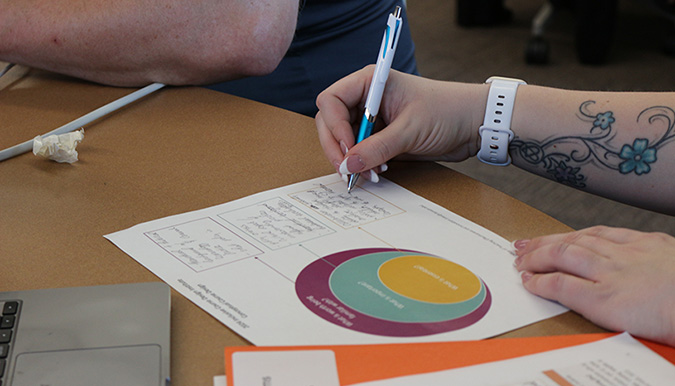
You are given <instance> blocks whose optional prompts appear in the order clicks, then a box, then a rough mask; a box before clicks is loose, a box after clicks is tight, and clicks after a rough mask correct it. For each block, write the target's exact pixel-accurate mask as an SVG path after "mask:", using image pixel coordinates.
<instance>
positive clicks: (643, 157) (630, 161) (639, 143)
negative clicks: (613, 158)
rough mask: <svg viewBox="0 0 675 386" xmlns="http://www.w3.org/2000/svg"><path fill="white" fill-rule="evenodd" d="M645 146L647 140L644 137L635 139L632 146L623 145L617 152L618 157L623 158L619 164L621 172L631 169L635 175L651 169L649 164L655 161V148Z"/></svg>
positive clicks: (647, 144) (628, 171)
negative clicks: (618, 152) (619, 151)
mask: <svg viewBox="0 0 675 386" xmlns="http://www.w3.org/2000/svg"><path fill="white" fill-rule="evenodd" d="M647 146H649V142H648V141H647V140H646V139H644V138H641V139H636V140H635V141H634V142H633V146H632V147H631V146H630V145H623V147H622V148H621V153H620V154H619V157H621V158H622V159H625V161H624V162H622V163H621V164H620V165H619V170H620V171H621V173H623V174H628V173H630V172H632V171H635V174H637V175H641V174H645V173H649V171H650V170H651V167H650V166H649V164H650V163H654V162H656V149H654V148H653V147H650V148H648V147H647Z"/></svg>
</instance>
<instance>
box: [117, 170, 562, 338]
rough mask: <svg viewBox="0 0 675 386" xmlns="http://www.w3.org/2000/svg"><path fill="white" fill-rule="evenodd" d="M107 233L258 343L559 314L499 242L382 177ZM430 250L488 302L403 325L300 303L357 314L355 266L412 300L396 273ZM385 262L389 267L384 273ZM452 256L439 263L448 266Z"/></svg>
mask: <svg viewBox="0 0 675 386" xmlns="http://www.w3.org/2000/svg"><path fill="white" fill-rule="evenodd" d="M105 237H106V238H108V239H109V240H110V241H111V242H113V243H114V244H115V245H117V246H118V247H119V248H120V249H122V250H123V251H124V252H126V253H127V254H129V255H130V256H132V257H133V258H134V259H136V260H137V261H138V262H139V263H141V264H142V265H144V266H145V267H146V268H148V269H149V270H150V271H152V272H153V273H154V274H156V275H157V276H159V277H160V278H161V279H162V280H164V281H166V282H167V283H168V284H169V285H171V286H172V287H173V288H174V289H175V290H176V291H178V292H180V293H181V294H182V295H183V296H185V297H186V298H188V299H189V300H191V301H192V302H194V303H195V304H197V305H199V306H200V307H201V308H202V309H204V310H205V311H206V312H208V313H210V314H211V315H212V316H213V317H215V318H216V319H218V320H220V321H221V322H222V323H224V324H225V325H227V326H228V327H229V328H231V329H232V330H233V331H235V332H237V333H238V334H240V335H242V336H243V337H244V338H245V339H247V340H248V341H250V342H251V343H253V344H255V345H267V346H270V345H288V344H292V345H296V344H303V345H314V344H354V343H393V342H401V341H406V342H407V341H434V340H459V339H461V340H471V339H483V338H487V337H490V336H494V335H497V334H500V333H503V332H506V331H509V330H511V329H514V328H518V327H522V326H524V325H527V324H531V323H534V322H536V321H538V320H541V319H544V318H546V317H550V316H554V315H557V314H559V313H562V312H564V311H566V309H565V308H564V307H562V306H560V305H558V304H556V303H552V302H548V301H545V300H543V299H541V298H537V297H535V296H534V295H532V294H530V293H529V292H527V291H526V290H525V289H524V288H523V286H522V284H521V283H520V280H519V278H518V274H517V272H516V270H515V269H513V255H511V254H510V250H509V248H510V246H509V242H508V241H506V240H504V239H503V238H501V237H499V236H498V235H495V234H494V233H492V232H490V231H488V230H486V229H483V228H481V227H480V226H478V225H476V224H473V223H471V222H470V221H468V220H466V219H463V218H461V217H460V216H457V215H455V214H454V213H452V212H450V211H448V210H446V209H444V208H442V207H440V206H438V205H436V204H434V203H432V202H430V201H428V200H426V199H424V198H423V197H420V196H418V195H416V194H414V193H412V192H410V191H408V190H406V189H404V188H402V187H400V186H398V185H396V184H394V183H393V182H391V181H387V180H385V179H382V180H381V181H380V182H379V183H378V184H377V185H374V184H370V183H368V182H365V181H364V183H363V184H362V185H360V186H359V187H358V188H357V189H354V190H352V192H351V194H348V193H346V188H345V185H344V182H343V181H342V180H341V179H340V177H339V176H338V175H330V176H324V177H319V178H315V179H312V180H309V181H304V182H300V183H297V184H294V185H290V186H285V187H281V188H278V189H273V190H269V191H265V192H261V193H258V194H255V195H252V196H248V197H244V198H241V199H238V200H236V201H232V202H228V203H224V204H220V205H216V206H212V207H209V208H205V209H201V210H197V211H193V212H188V213H183V214H179V215H175V216H170V217H166V218H161V219H158V220H153V221H149V222H146V223H142V224H138V225H136V226H134V227H131V228H129V229H126V230H122V231H119V232H115V233H113V234H109V235H106V236H105ZM402 251H407V252H411V253H413V255H411V256H407V255H406V253H407V252H402ZM415 251H417V252H415ZM401 254H403V255H401ZM373 256H375V257H376V259H373ZM399 258H400V259H399ZM430 259H431V260H433V261H436V260H437V259H446V260H449V261H450V262H453V263H454V264H455V265H456V266H457V267H464V268H466V270H468V271H470V272H471V273H472V274H473V275H475V277H476V278H480V281H479V283H482V284H481V285H482V286H484V287H485V288H486V291H485V292H484V293H488V292H487V289H488V288H489V294H490V297H489V299H490V300H489V302H488V301H483V300H485V299H487V296H485V297H484V298H483V297H481V298H480V301H479V302H478V303H480V307H478V308H476V309H473V308H471V307H468V306H466V307H465V308H462V309H461V310H458V311H457V312H459V314H457V315H460V314H461V315H464V316H461V317H457V318H454V315H455V314H453V317H450V316H447V315H448V314H447V313H446V308H448V307H450V308H452V307H454V306H449V305H445V304H440V305H436V306H434V307H435V308H434V313H435V314H434V315H442V317H441V316H438V318H436V319H434V320H432V321H426V320H425V321H422V320H418V319H415V320H417V322H416V323H412V324H411V323H406V322H405V321H406V320H411V319H410V314H408V313H407V312H410V311H408V310H401V312H396V313H390V314H387V316H386V317H387V318H389V319H386V318H385V319H386V320H385V319H383V317H382V316H381V315H377V317H376V316H372V315H376V314H373V313H372V312H375V311H376V310H375V309H373V308H371V309H369V310H367V311H368V312H365V311H364V312H359V316H358V318H359V321H358V323H353V324H352V325H346V324H344V323H340V324H335V323H332V322H331V323H329V322H327V319H324V318H323V317H322V316H321V315H320V314H317V313H316V312H314V309H313V308H310V307H309V306H308V305H307V304H306V303H305V299H307V296H315V298H316V299H329V298H330V299H331V300H332V301H335V302H337V301H338V300H339V301H341V302H342V303H343V304H341V305H340V306H341V307H344V309H345V310H347V311H349V312H351V313H352V314H353V315H357V311H356V310H357V309H361V308H360V307H361V302H360V299H361V298H360V296H359V294H360V292H361V291H362V288H363V287H362V285H360V284H359V282H363V281H364V280H362V279H359V278H361V277H362V276H364V275H366V277H367V278H368V280H371V279H372V280H371V281H372V282H373V283H377V282H378V281H379V282H381V283H379V284H381V285H382V286H385V287H386V285H385V284H384V281H386V282H387V283H389V284H391V285H394V287H392V288H395V289H396V290H393V289H392V291H394V292H396V291H399V292H396V293H393V292H392V296H399V297H401V298H406V299H408V298H411V296H412V295H410V294H409V293H408V292H409V291H412V290H413V289H417V288H419V286H417V285H414V284H411V283H409V281H407V280H405V278H406V277H408V276H406V275H408V274H409V272H408V269H409V268H408V267H411V266H412V267H414V264H413V265H410V264H408V263H410V262H414V263H415V264H419V261H429V260H430ZM399 263H401V264H399ZM385 264H386V265H387V267H390V268H391V269H393V271H387V272H389V274H387V275H384V276H383V274H382V272H383V271H381V270H380V268H379V267H380V266H383V265H385ZM439 264H440V263H439ZM455 265H452V264H445V265H441V266H442V267H443V269H448V270H449V272H450V273H456V272H459V271H460V270H458V269H456V268H449V267H455ZM308 272H309V273H308ZM336 272H337V273H336ZM302 273H305V274H304V275H303V274H302ZM334 274H335V275H337V274H339V278H340V279H341V280H333V279H332V278H333V277H334V276H335V275H334ZM385 276H386V277H385ZM336 277H337V276H336ZM421 280H424V279H421ZM392 283H393V284H392ZM397 283H399V284H401V285H399V286H397V285H396V284H397ZM336 293H339V294H341V296H342V298H339V299H338V298H333V297H332V296H333V295H332V294H336ZM415 296H417V295H415ZM420 296H422V297H421V298H419V299H418V298H415V299H416V300H415V301H416V302H418V303H420V304H422V303H424V304H427V303H428V302H426V300H425V299H427V298H426V297H425V296H424V295H420ZM413 297H414V296H413ZM472 299H473V298H472ZM464 303H466V302H463V303H462V304H464ZM366 304H367V303H366ZM453 304H454V303H453ZM469 304H473V303H469ZM366 308H368V307H366ZM364 310H365V309H364ZM460 311H461V312H460ZM474 311H475V312H474ZM453 312H454V308H453ZM462 312H466V313H462ZM467 313H470V315H472V317H471V318H467V317H466V315H468V314H467ZM456 319H457V320H460V319H461V322H457V320H456ZM464 321H466V324H462V323H464ZM430 325H433V326H430Z"/></svg>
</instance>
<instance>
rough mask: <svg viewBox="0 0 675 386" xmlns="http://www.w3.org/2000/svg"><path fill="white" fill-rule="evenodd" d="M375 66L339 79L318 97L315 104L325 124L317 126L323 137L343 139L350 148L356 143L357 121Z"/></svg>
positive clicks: (325, 138) (336, 139)
mask: <svg viewBox="0 0 675 386" xmlns="http://www.w3.org/2000/svg"><path fill="white" fill-rule="evenodd" d="M372 67H373V66H368V67H366V68H364V69H362V70H360V71H357V72H355V73H353V74H351V75H348V76H346V77H344V78H342V79H340V80H339V81H337V82H336V83H334V84H333V85H331V86H330V87H328V88H327V89H326V90H324V91H323V92H322V93H321V94H319V96H318V97H317V99H316V106H317V107H318V108H319V114H320V116H321V120H322V126H321V127H319V126H318V125H317V129H318V130H319V131H320V137H323V139H324V140H330V139H332V140H334V141H335V142H336V143H339V142H340V141H343V142H344V143H345V145H346V146H347V147H352V146H353V145H354V142H355V140H354V122H356V120H357V118H358V117H359V116H360V113H361V111H360V110H361V107H362V106H363V105H364V103H365V100H366V97H367V94H368V87H369V85H370V79H371V78H372V75H373V68H372ZM329 133H330V135H328V134H329Z"/></svg>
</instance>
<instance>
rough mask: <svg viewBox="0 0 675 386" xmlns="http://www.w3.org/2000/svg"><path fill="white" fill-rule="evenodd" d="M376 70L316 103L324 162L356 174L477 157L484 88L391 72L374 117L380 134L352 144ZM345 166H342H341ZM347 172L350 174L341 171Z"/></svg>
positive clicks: (359, 75) (346, 82)
mask: <svg viewBox="0 0 675 386" xmlns="http://www.w3.org/2000/svg"><path fill="white" fill-rule="evenodd" d="M373 69H374V66H368V67H366V68H364V69H363V70H360V71H358V72H356V73H354V74H351V75H349V76H347V77H345V78H343V79H342V80H340V81H338V82H337V83H335V84H333V85H332V86H331V87H329V88H327V89H326V90H325V91H324V92H322V93H321V94H320V95H319V97H318V98H317V106H318V107H319V113H318V114H317V116H316V126H317V129H318V132H319V140H320V141H321V146H322V147H323V150H324V152H325V154H326V157H327V158H328V160H329V161H330V162H331V164H332V165H333V166H334V167H335V169H336V170H338V171H339V170H340V165H341V164H343V163H344V165H343V172H348V173H350V174H351V173H360V172H363V171H367V170H370V169H373V168H376V167H378V166H379V165H382V164H383V163H385V162H386V161H388V160H390V159H392V158H394V157H396V156H398V155H402V154H404V155H406V158H408V159H424V160H445V161H461V160H464V159H466V158H468V157H469V156H471V155H474V154H475V153H476V152H477V141H478V127H479V126H480V123H481V122H482V119H483V116H482V115H483V112H484V109H485V99H486V96H487V88H486V87H484V86H483V85H470V84H460V83H451V82H440V81H433V80H429V79H424V78H421V77H417V76H413V75H407V74H402V73H400V72H397V71H395V70H392V71H391V72H390V74H389V79H388V81H387V85H386V87H385V91H384V95H383V97H382V104H381V106H380V112H379V114H378V125H377V126H378V127H381V126H384V128H383V129H381V130H379V131H378V130H377V129H376V130H375V133H374V134H373V135H371V136H370V137H368V138H367V139H365V140H363V141H361V142H360V143H359V144H357V145H354V142H355V136H354V133H355V131H356V129H357V128H358V124H359V123H360V120H361V116H362V115H363V106H364V105H365V101H366V98H367V94H368V88H369V86H370V80H371V78H372V75H373ZM343 161H344V162H343ZM345 168H348V170H345Z"/></svg>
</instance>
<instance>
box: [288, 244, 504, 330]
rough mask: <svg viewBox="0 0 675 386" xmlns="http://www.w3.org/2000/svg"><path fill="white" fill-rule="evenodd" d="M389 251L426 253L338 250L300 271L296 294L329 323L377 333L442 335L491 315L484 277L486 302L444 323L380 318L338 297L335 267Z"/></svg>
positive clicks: (489, 298) (380, 249) (374, 249)
mask: <svg viewBox="0 0 675 386" xmlns="http://www.w3.org/2000/svg"><path fill="white" fill-rule="evenodd" d="M388 251H401V252H412V253H416V254H423V255H424V253H421V252H417V251H411V250H398V249H390V248H366V249H352V250H347V251H342V252H337V253H334V254H331V255H328V256H326V257H324V258H321V259H318V260H315V261H314V262H312V263H311V264H309V265H308V266H307V267H305V268H304V269H303V270H302V272H300V274H299V275H298V279H297V280H296V282H295V291H296V294H297V295H298V298H299V299H300V301H301V302H302V303H303V304H304V305H305V307H307V308H308V309H309V310H310V311H312V312H314V313H315V314H316V315H318V316H319V317H321V318H323V319H325V320H327V321H328V322H330V323H333V324H335V325H338V326H341V327H344V328H348V329H351V330H355V331H360V332H365V333H368V334H373V335H383V336H393V337H414V336H426V335H433V334H440V333H444V332H450V331H455V330H459V329H462V328H464V327H468V326H470V325H472V324H474V323H476V322H478V321H479V320H480V319H481V318H483V316H485V314H487V312H488V310H489V309H490V305H491V304H492V295H491V294H490V290H489V289H488V288H487V285H486V284H485V282H483V281H482V280H481V283H482V284H483V285H484V286H485V290H486V294H485V301H483V303H482V304H481V305H480V306H479V307H478V308H476V309H475V310H473V311H471V312H470V313H468V314H466V315H464V316H461V317H459V318H455V319H451V320H445V321H441V322H426V323H406V322H396V321H391V320H385V319H380V318H376V317H372V316H370V315H366V314H364V313H361V312H359V311H356V310H355V309H353V308H351V307H349V306H348V305H347V304H345V303H343V302H341V301H340V300H338V298H337V297H336V296H335V295H334V294H333V291H332V290H331V288H330V284H329V280H330V275H331V273H332V272H333V271H334V270H335V268H337V267H338V266H339V265H340V264H342V263H344V262H345V261H348V260H350V259H353V258H355V257H360V256H363V255H367V254H370V253H376V252H388ZM427 255H428V254H427ZM449 306H451V305H449Z"/></svg>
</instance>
